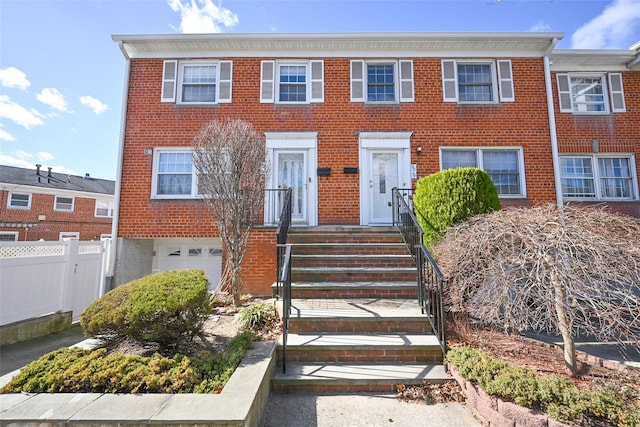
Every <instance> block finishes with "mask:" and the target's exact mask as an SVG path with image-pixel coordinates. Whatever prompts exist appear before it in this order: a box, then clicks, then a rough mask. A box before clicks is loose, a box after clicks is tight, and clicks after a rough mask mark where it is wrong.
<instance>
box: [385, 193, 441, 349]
mask: <svg viewBox="0 0 640 427" xmlns="http://www.w3.org/2000/svg"><path fill="white" fill-rule="evenodd" d="M411 195H412V192H411V190H409V189H399V188H394V189H393V190H392V209H393V225H394V226H396V227H398V230H399V231H400V234H402V238H403V239H404V242H405V244H406V245H407V248H408V249H409V252H410V253H411V256H412V257H413V260H414V262H415V264H416V267H417V269H418V277H417V282H418V303H419V304H420V309H421V311H422V313H423V314H425V315H426V316H427V317H428V318H429V321H430V322H431V328H432V329H433V333H434V334H435V335H436V337H437V338H438V341H439V342H440V347H441V348H442V353H443V355H445V354H446V353H447V341H446V325H445V321H444V317H445V313H444V286H445V285H446V284H447V283H448V280H447V279H445V277H444V275H443V274H442V272H441V271H440V268H439V267H438V264H437V263H436V261H435V260H434V259H433V257H432V256H431V253H430V252H429V250H428V249H427V248H426V247H425V246H424V244H423V242H424V240H423V235H424V231H423V230H422V227H421V226H420V224H419V223H418V220H417V219H416V216H415V215H414V213H413V209H412V208H411V205H410V203H411Z"/></svg>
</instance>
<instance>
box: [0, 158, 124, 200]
mask: <svg viewBox="0 0 640 427" xmlns="http://www.w3.org/2000/svg"><path fill="white" fill-rule="evenodd" d="M0 184H11V185H19V186H29V187H39V188H43V189H45V188H46V189H49V190H51V189H57V190H66V191H79V192H84V193H96V194H105V195H111V196H112V195H113V194H114V192H115V185H116V182H115V181H111V180H107V179H97V178H91V177H90V176H88V174H87V175H86V176H84V177H83V176H78V175H69V174H66V173H57V172H53V171H51V172H49V171H48V170H42V169H40V170H39V172H38V170H37V169H26V168H18V167H14V166H3V165H0Z"/></svg>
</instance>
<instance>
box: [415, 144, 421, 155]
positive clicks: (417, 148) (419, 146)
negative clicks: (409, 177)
mask: <svg viewBox="0 0 640 427" xmlns="http://www.w3.org/2000/svg"><path fill="white" fill-rule="evenodd" d="M416 153H418V154H422V145H418V146H417V147H416Z"/></svg>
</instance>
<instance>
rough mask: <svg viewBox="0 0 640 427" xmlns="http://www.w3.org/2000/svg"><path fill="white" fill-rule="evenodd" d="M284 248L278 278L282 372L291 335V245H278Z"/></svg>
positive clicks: (284, 369) (285, 364)
mask: <svg viewBox="0 0 640 427" xmlns="http://www.w3.org/2000/svg"><path fill="white" fill-rule="evenodd" d="M280 249H283V250H284V251H283V252H284V260H283V263H284V264H283V266H282V275H281V276H280V277H279V278H278V280H279V281H280V282H281V283H282V373H283V374H286V373H287V337H288V335H289V318H290V317H291V245H290V244H286V245H278V251H280Z"/></svg>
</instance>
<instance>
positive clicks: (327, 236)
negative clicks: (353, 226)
mask: <svg viewBox="0 0 640 427" xmlns="http://www.w3.org/2000/svg"><path fill="white" fill-rule="evenodd" d="M287 243H293V244H303V243H306V244H309V243H404V241H403V240H402V235H401V234H400V233H398V232H397V231H394V232H386V233H382V232H367V233H364V232H363V233H353V234H348V233H304V234H303V233H289V237H288V239H287Z"/></svg>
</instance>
